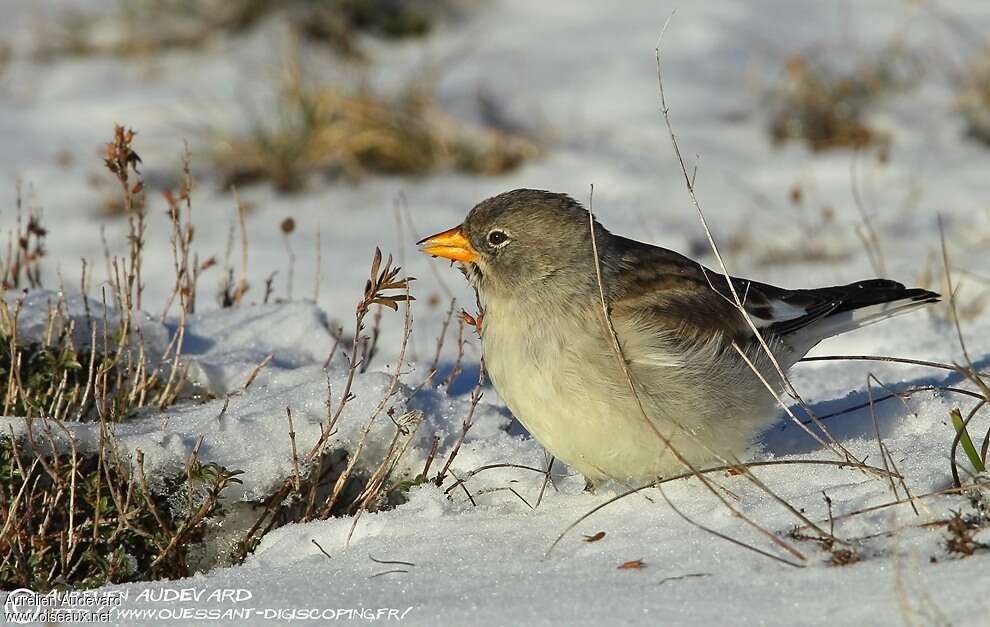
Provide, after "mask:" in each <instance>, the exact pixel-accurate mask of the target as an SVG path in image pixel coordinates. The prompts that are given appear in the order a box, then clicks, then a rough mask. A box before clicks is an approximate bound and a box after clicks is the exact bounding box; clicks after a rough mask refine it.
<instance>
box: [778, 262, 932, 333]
mask: <svg viewBox="0 0 990 627" xmlns="http://www.w3.org/2000/svg"><path fill="white" fill-rule="evenodd" d="M939 298H940V296H939V295H938V294H936V293H935V292H929V291H928V290H924V289H920V288H911V289H909V288H906V287H904V285H902V284H901V283H898V282H896V281H889V280H887V279H871V280H868V281H857V282H856V283H850V284H849V285H839V286H835V287H823V288H819V289H810V290H779V291H777V292H776V293H774V294H772V295H770V298H769V299H768V300H769V302H768V303H767V304H768V305H769V308H770V310H771V311H772V312H773V315H772V316H767V317H766V318H765V322H764V323H763V324H761V325H759V326H762V327H763V329H765V330H766V331H768V332H770V333H771V334H773V335H776V336H777V337H781V338H783V337H790V338H791V343H793V344H795V345H798V346H800V345H805V346H807V347H808V348H810V347H811V346H814V345H815V344H817V343H818V342H820V341H822V340H824V339H825V338H828V337H832V336H833V335H839V334H840V333H845V332H847V331H852V330H853V329H858V328H860V327H865V326H866V325H869V324H873V323H874V322H879V321H880V320H885V319H887V318H891V317H893V316H898V315H900V314H903V313H908V312H910V311H913V310H915V309H918V308H920V307H923V306H925V305H927V304H929V303H934V302H938V300H939ZM764 315H765V314H764Z"/></svg>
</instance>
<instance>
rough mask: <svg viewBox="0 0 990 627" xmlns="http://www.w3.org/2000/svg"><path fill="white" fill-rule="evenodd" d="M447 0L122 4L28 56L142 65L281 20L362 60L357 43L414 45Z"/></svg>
mask: <svg viewBox="0 0 990 627" xmlns="http://www.w3.org/2000/svg"><path fill="white" fill-rule="evenodd" d="M458 4H463V3H457V2H455V1H454V0H442V1H440V2H428V1H426V0H411V1H409V0H122V1H121V2H120V3H119V8H118V9H117V10H116V11H115V12H113V13H110V14H107V15H99V14H90V13H84V12H81V11H78V10H75V11H66V12H65V13H63V14H62V16H61V18H60V19H59V20H57V21H55V22H54V23H53V24H51V25H49V27H48V29H47V30H46V31H43V32H41V33H39V34H38V38H37V39H38V43H37V46H36V50H35V53H36V55H37V56H38V57H40V58H42V59H53V58H56V57H60V56H81V55H111V56H116V57H121V58H130V57H143V56H149V55H154V54H158V53H160V52H162V51H164V50H168V49H172V48H185V49H189V48H199V47H201V46H203V45H205V44H206V43H207V42H208V40H209V39H210V38H211V37H212V36H214V35H217V34H228V35H237V34H240V33H243V32H245V31H247V30H249V29H251V28H253V27H255V26H256V25H258V24H260V23H261V22H263V21H265V20H269V19H273V18H274V19H282V20H285V21H286V22H287V23H288V24H289V26H290V27H291V29H292V30H293V31H294V32H296V33H298V34H299V35H301V36H303V37H305V38H306V39H308V40H310V41H316V42H321V43H324V44H327V45H328V46H330V47H331V48H332V49H334V50H336V51H338V52H340V53H342V54H345V55H347V56H349V57H355V58H360V57H362V56H363V53H362V50H361V46H360V42H359V36H360V35H362V34H370V35H375V36H378V37H382V38H388V39H397V38H402V37H417V36H422V35H425V34H426V33H428V32H429V31H430V29H431V28H432V26H433V24H434V22H435V21H436V20H438V19H440V18H442V17H444V16H446V15H448V14H450V13H454V12H456V11H457V9H458V8H459V7H458V6H457V5H458Z"/></svg>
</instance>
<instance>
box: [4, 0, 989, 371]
mask: <svg viewBox="0 0 990 627" xmlns="http://www.w3.org/2000/svg"><path fill="white" fill-rule="evenodd" d="M675 7H677V8H678V10H677V13H676V15H675V16H674V18H673V20H672V22H671V24H670V26H669V29H668V31H667V32H666V34H665V36H664V40H663V57H664V58H663V72H664V83H665V89H666V93H667V98H668V104H669V105H670V110H671V117H672V121H673V125H674V128H675V131H676V132H677V134H678V138H679V141H680V145H681V149H682V151H683V152H684V155H685V159H686V160H687V161H688V168H689V169H691V170H692V172H694V174H695V176H696V185H697V190H698V197H699V200H700V202H701V205H702V208H703V209H704V210H705V213H706V215H707V217H708V219H709V221H710V222H711V224H712V226H713V231H714V234H715V236H716V238H717V240H718V241H719V243H720V245H721V246H722V250H723V253H725V254H726V256H727V261H728V265H729V269H730V271H732V272H733V273H735V274H739V275H745V276H750V277H752V278H755V279H759V280H762V281H768V282H776V283H780V284H782V285H785V286H789V287H799V286H800V287H805V286H811V285H814V284H821V285H824V284H834V283H845V282H849V281H853V280H857V279H861V278H864V277H868V276H876V275H883V276H889V277H891V278H894V279H897V280H901V281H904V282H907V283H914V284H919V285H922V286H926V287H932V288H934V289H939V281H940V278H939V277H940V276H941V265H940V264H941V257H940V254H939V252H938V250H939V234H938V221H937V220H938V216H939V215H941V216H942V217H943V220H944V223H945V231H946V239H947V243H948V244H949V249H950V251H951V254H952V258H953V259H954V262H955V263H954V267H953V268H952V270H953V273H954V275H956V279H957V280H956V283H957V285H959V286H960V287H959V304H960V310H961V314H962V315H963V317H964V318H967V317H968V318H970V319H971V318H974V317H976V316H979V315H981V314H983V312H984V309H985V307H986V305H987V302H988V299H990V291H988V290H990V253H988V249H990V246H988V244H990V176H988V173H990V169H988V166H990V48H988V39H987V37H986V35H985V33H990V4H988V3H986V2H983V1H980V0H972V1H969V2H962V1H960V2H952V3H949V2H944V3H938V2H926V1H907V0H884V1H876V2H869V3H861V2H852V1H851V0H850V1H835V2H831V1H830V2H812V1H803V2H794V1H790V0H755V1H752V2H746V3H739V2H705V3H686V4H685V3H681V5H680V6H679V7H678V4H677V3H673V2H657V1H652V2H648V1H643V0H637V1H630V2H623V3H621V4H617V3H599V2H580V3H576V2H563V1H560V2H532V1H523V0H434V1H427V0H422V1H420V0H406V1H402V0H282V1H276V0H227V1H224V0H103V1H98V0H87V1H74V2H73V1H68V0H45V1H42V0H0V15H2V17H3V19H2V22H0V225H2V227H3V229H5V230H6V229H13V228H15V226H16V225H17V223H18V216H19V215H20V216H22V218H21V219H26V216H28V215H29V214H30V215H36V216H38V217H39V220H40V222H41V224H42V225H43V227H44V229H45V234H44V238H43V240H44V241H43V248H42V249H41V250H42V252H43V254H44V258H43V261H42V269H43V273H44V277H45V284H46V286H48V287H57V286H58V284H59V282H61V283H62V284H64V285H65V286H66V289H67V290H72V289H77V288H76V286H78V284H79V275H80V265H81V261H80V260H86V261H87V265H88V266H89V268H90V269H91V270H92V272H93V280H92V281H91V286H96V289H98V287H99V285H100V281H101V280H103V279H105V277H106V272H107V271H106V265H107V264H106V263H105V261H104V259H105V255H106V251H109V252H110V254H111V255H112V254H121V253H123V252H125V251H126V250H127V246H128V242H127V233H128V224H127V220H128V216H127V215H126V211H125V206H124V203H123V201H122V198H121V193H120V188H119V185H118V183H117V181H116V180H115V179H114V177H113V175H112V174H111V173H110V172H108V171H107V170H106V168H105V166H104V163H103V158H104V156H105V151H106V148H105V145H106V143H107V142H109V141H111V140H112V138H113V131H114V125H115V124H120V125H124V126H126V127H128V128H131V129H134V130H135V131H136V132H137V135H136V137H135V139H134V142H133V148H134V150H135V151H136V152H137V154H138V155H139V156H140V158H141V160H142V162H141V165H140V166H139V168H140V171H141V174H142V176H143V180H144V189H143V192H142V194H141V196H142V199H141V200H140V202H141V203H142V206H143V207H144V208H145V210H146V211H147V214H148V225H147V233H146V240H147V244H146V270H145V275H144V281H145V284H146V287H145V303H146V305H145V308H146V309H148V310H149V311H152V312H155V313H157V312H158V311H159V310H160V309H161V308H162V307H164V306H165V302H166V299H167V298H168V295H169V292H170V290H171V289H172V286H173V280H172V277H173V275H174V270H173V261H172V245H171V243H170V227H169V223H168V218H167V215H166V214H167V211H166V208H167V203H166V201H165V199H164V197H163V194H164V193H165V192H166V191H172V192H173V193H174V192H176V190H178V189H179V188H180V187H181V186H182V183H183V180H184V177H185V176H186V174H185V173H184V172H185V170H186V168H187V167H188V175H189V178H190V180H191V182H192V194H191V203H190V206H191V215H192V223H193V224H194V226H195V236H194V240H193V242H192V249H193V250H194V251H195V252H196V253H197V255H198V259H199V263H200V265H201V266H202V271H201V274H200V276H199V286H200V292H201V295H200V298H199V301H198V302H197V307H198V308H200V309H202V308H214V307H219V306H221V305H223V304H224V293H225V292H227V295H228V297H229V288H230V276H231V273H234V274H236V275H238V276H239V275H240V273H241V272H242V260H243V259H244V258H245V257H246V260H247V263H246V266H245V270H244V272H245V278H246V281H247V286H248V289H247V291H246V292H244V293H243V295H242V296H243V300H244V301H245V302H262V301H264V300H269V301H277V300H299V299H315V300H316V301H318V303H319V304H320V305H321V306H322V307H323V308H324V309H325V310H326V311H327V312H328V314H329V316H330V318H331V319H332V320H335V321H339V322H340V323H341V324H345V325H346V324H347V322H346V321H348V320H350V318H351V317H352V312H353V308H354V305H355V303H356V302H357V300H358V299H359V298H360V296H361V292H362V289H363V287H364V281H365V278H366V275H367V269H368V265H369V262H370V259H371V255H372V252H373V250H374V248H375V246H379V247H381V248H382V250H383V251H385V252H386V253H391V254H392V255H394V256H395V258H396V259H397V262H398V263H400V264H401V265H402V266H403V267H404V268H405V269H406V270H407V271H408V272H409V273H410V274H412V275H414V276H415V277H417V279H418V280H417V282H416V283H415V284H414V289H413V294H414V296H416V298H417V299H418V302H417V304H416V306H415V308H414V312H415V313H414V316H415V319H416V323H415V325H414V334H413V338H412V356H413V358H414V359H429V358H430V353H432V350H433V346H434V341H435V338H436V336H437V334H438V333H439V331H440V328H441V325H442V323H443V320H444V318H445V314H446V312H447V311H448V310H449V309H450V301H451V299H452V298H456V299H457V305H456V307H457V308H460V307H464V308H467V309H468V310H473V308H474V298H473V295H472V294H471V293H470V291H469V290H468V288H467V286H466V285H465V283H464V281H463V280H462V279H461V278H460V276H459V275H458V274H457V273H456V272H454V271H451V270H450V269H449V268H447V267H446V264H443V263H440V262H438V261H435V260H429V259H427V258H425V257H423V256H422V255H419V254H418V253H417V252H416V247H415V245H414V243H415V241H416V240H417V239H419V238H420V237H422V236H424V235H427V234H430V233H433V232H436V231H439V230H441V229H446V228H448V227H450V226H453V225H455V224H458V223H459V222H460V221H461V220H462V219H463V216H464V215H465V214H466V213H467V211H468V210H469V209H470V208H471V207H472V206H473V205H474V204H476V203H477V202H479V201H481V200H483V199H484V198H486V197H488V196H490V195H493V194H496V193H499V192H502V191H506V190H509V189H514V188H518V187H534V188H541V189H550V190H554V191H559V192H566V193H569V194H571V195H573V196H575V197H576V198H578V199H579V200H581V201H583V202H587V200H588V192H589V186H590V185H591V184H594V186H595V194H594V206H595V210H596V213H597V214H598V215H599V218H600V219H601V221H602V222H603V223H604V224H605V225H606V226H607V227H609V228H610V229H612V230H613V231H616V232H620V233H622V234H625V235H628V236H631V237H634V238H637V239H641V240H644V241H649V242H653V243H656V244H660V245H663V246H667V247H670V248H674V249H676V250H679V251H681V252H683V253H685V254H689V255H692V256H694V257H696V258H699V259H701V260H702V261H704V262H705V263H707V264H709V265H712V264H713V263H714V261H713V258H712V257H711V255H710V253H709V250H708V246H707V244H706V243H705V239H704V233H703V231H702V230H701V227H700V224H699V221H698V216H697V213H696V212H695V211H694V209H693V208H692V206H691V204H690V201H689V198H688V195H687V192H686V189H685V186H684V183H683V178H682V174H681V171H680V169H679V166H678V165H677V162H676V160H675V158H674V155H673V152H672V149H671V145H670V141H669V138H668V136H667V131H666V129H665V127H664V125H663V120H662V117H661V116H660V110H659V102H658V96H657V68H656V58H655V51H654V49H655V47H656V45H657V37H658V35H659V33H660V30H661V27H662V25H663V23H664V21H665V20H666V19H667V17H668V16H669V15H670V13H671V11H672V10H673V9H674V8H675ZM242 220H243V227H244V236H243V237H242V232H241V228H242V227H241V225H242ZM244 240H246V241H247V248H246V255H245V250H244V245H243V241H244ZM204 295H207V296H208V297H204ZM455 326H456V323H455ZM400 327H401V322H398V318H396V319H395V320H394V321H393V322H392V323H389V324H386V325H385V335H384V336H383V340H382V342H381V347H382V351H383V352H384V353H386V354H387V353H389V352H390V351H392V350H395V349H396V348H397V346H398V343H397V342H394V341H389V338H393V339H394V338H395V337H397V335H398V333H399V330H400ZM881 332H892V331H881ZM844 341H845V342H855V340H854V339H852V340H845V339H842V338H840V339H838V340H836V341H835V342H833V343H832V344H830V350H832V351H841V350H842V346H841V345H842V342H844ZM451 345H452V347H451V348H450V350H456V346H454V343H453V342H451ZM470 350H474V349H470Z"/></svg>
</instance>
